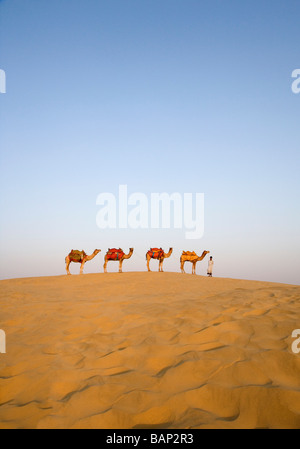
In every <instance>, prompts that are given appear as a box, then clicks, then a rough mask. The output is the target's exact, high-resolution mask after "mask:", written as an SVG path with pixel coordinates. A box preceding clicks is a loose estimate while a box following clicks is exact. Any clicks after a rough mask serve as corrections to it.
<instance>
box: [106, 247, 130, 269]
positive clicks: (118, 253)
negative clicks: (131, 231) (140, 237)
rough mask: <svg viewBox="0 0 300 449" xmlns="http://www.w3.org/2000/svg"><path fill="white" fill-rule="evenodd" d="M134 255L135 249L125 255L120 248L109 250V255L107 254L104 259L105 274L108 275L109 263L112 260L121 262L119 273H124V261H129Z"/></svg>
mask: <svg viewBox="0 0 300 449" xmlns="http://www.w3.org/2000/svg"><path fill="white" fill-rule="evenodd" d="M132 253H133V248H129V253H128V254H125V253H124V251H123V250H122V249H121V248H119V249H116V248H112V249H108V251H107V253H106V254H105V257H104V265H103V268H104V273H107V269H106V267H107V262H109V261H110V260H115V261H119V273H122V265H123V261H124V260H125V259H129V258H130V257H131V256H132Z"/></svg>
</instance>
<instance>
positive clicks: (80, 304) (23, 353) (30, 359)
mask: <svg viewBox="0 0 300 449" xmlns="http://www.w3.org/2000/svg"><path fill="white" fill-rule="evenodd" d="M0 286H1V294H0V328H2V329H4V330H5V332H6V334H7V354H0V428H36V427H37V428H141V427H143V428H201V427H212V428H239V427H242V428H256V427H271V428H300V353H299V354H294V353H293V352H292V350H291V343H292V341H293V339H292V337H291V334H292V331H293V330H294V329H297V328H300V303H299V299H300V287H299V286H291V285H284V284H274V283H266V282H254V281H243V280H234V279H221V278H211V279H210V278H206V277H201V276H192V275H189V274H186V275H182V274H179V273H157V272H155V273H123V274H119V273H108V274H102V273H101V274H87V275H83V276H79V275H73V276H69V277H68V276H60V277H47V278H27V279H15V280H6V281H1V282H0Z"/></svg>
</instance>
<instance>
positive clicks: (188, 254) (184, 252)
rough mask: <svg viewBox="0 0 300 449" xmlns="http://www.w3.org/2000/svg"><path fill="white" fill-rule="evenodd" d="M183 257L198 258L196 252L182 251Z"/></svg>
mask: <svg viewBox="0 0 300 449" xmlns="http://www.w3.org/2000/svg"><path fill="white" fill-rule="evenodd" d="M182 255H183V256H197V254H196V253H195V251H182Z"/></svg>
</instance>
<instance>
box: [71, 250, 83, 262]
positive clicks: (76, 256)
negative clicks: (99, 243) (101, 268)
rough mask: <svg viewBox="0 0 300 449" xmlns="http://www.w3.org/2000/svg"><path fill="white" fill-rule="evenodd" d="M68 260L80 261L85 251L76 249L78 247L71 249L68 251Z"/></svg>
mask: <svg viewBox="0 0 300 449" xmlns="http://www.w3.org/2000/svg"><path fill="white" fill-rule="evenodd" d="M69 257H70V260H72V261H74V262H81V261H82V260H83V259H84V258H85V257H86V253H85V252H84V251H83V250H82V251H78V249H72V251H71V252H70V253H69Z"/></svg>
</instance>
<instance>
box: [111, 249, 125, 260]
mask: <svg viewBox="0 0 300 449" xmlns="http://www.w3.org/2000/svg"><path fill="white" fill-rule="evenodd" d="M124 254H125V253H124V251H123V250H122V249H121V248H119V249H117V248H108V251H107V253H106V255H107V260H120V259H121V258H122V257H123V256H124Z"/></svg>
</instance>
